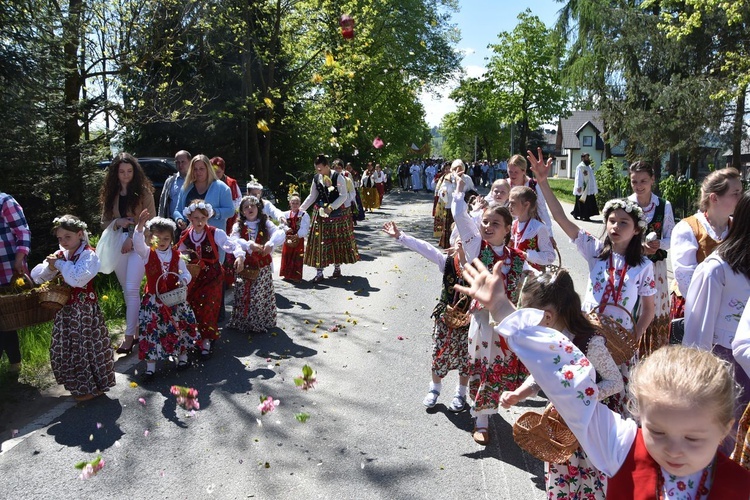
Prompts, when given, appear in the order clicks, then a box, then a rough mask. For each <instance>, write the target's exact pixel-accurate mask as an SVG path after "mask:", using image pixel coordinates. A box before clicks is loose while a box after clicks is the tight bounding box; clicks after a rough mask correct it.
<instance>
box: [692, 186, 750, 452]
mask: <svg viewBox="0 0 750 500" xmlns="http://www.w3.org/2000/svg"><path fill="white" fill-rule="evenodd" d="M748 226H750V193H748V192H745V193H743V195H742V197H741V198H740V201H739V202H738V203H737V207H736V208H735V210H734V219H733V221H732V227H731V228H730V229H729V234H728V235H727V237H726V239H725V240H724V241H722V242H721V244H719V246H718V247H717V248H716V250H715V251H714V252H713V253H712V254H711V255H709V256H708V257H707V258H706V260H704V261H703V262H702V263H701V264H699V265H698V267H697V268H696V269H695V273H694V274H693V279H692V281H691V282H690V287H689V288H688V292H687V295H686V296H685V337H684V338H683V340H682V343H683V345H687V346H695V347H698V348H700V349H705V350H710V351H712V352H713V353H714V354H716V355H718V356H719V357H721V358H722V359H725V360H727V361H728V362H729V363H731V364H732V365H734V376H735V379H736V381H737V383H738V384H739V386H740V387H741V388H742V392H741V394H740V396H739V398H738V400H737V408H736V413H735V417H736V418H737V419H739V418H740V417H741V416H742V412H743V411H744V409H745V407H746V406H747V404H748V403H750V377H748V374H747V373H746V372H745V370H744V369H743V368H742V367H741V366H740V365H738V363H737V360H736V359H735V357H734V356H733V354H732V342H733V341H734V338H735V335H736V334H737V328H738V326H739V321H740V318H741V317H742V314H743V312H744V310H745V305H746V304H747V302H748V297H750V232H748V230H747V228H748ZM725 446H726V447H725V450H726V451H727V452H730V451H731V450H732V447H733V446H734V443H733V440H731V439H728V440H727V443H726V445H725Z"/></svg>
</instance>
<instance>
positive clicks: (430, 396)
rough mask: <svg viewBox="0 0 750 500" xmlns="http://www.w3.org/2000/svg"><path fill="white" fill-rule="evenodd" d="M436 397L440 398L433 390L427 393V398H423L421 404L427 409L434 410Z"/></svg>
mask: <svg viewBox="0 0 750 500" xmlns="http://www.w3.org/2000/svg"><path fill="white" fill-rule="evenodd" d="M438 396H440V393H439V392H438V391H436V390H434V389H433V390H431V391H430V392H428V393H427V396H425V397H424V401H422V404H423V405H425V406H426V407H427V408H434V407H435V405H436V404H437V400H438Z"/></svg>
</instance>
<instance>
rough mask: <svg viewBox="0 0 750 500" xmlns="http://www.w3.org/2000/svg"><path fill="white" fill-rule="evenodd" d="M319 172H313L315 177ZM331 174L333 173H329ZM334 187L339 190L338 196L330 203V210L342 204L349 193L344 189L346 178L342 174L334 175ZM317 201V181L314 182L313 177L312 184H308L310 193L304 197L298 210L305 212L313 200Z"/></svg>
mask: <svg viewBox="0 0 750 500" xmlns="http://www.w3.org/2000/svg"><path fill="white" fill-rule="evenodd" d="M319 175H320V174H315V177H316V178H317V177H318V176H319ZM331 176H333V173H331ZM336 189H337V190H338V192H339V196H338V198H336V199H335V200H333V201H332V202H331V203H330V206H331V210H336V209H337V208H339V207H340V206H341V205H343V204H344V202H345V201H346V200H347V199H348V198H349V193H348V192H347V190H346V178H345V177H344V176H343V175H337V176H336ZM317 201H318V183H317V182H315V179H313V182H312V184H311V185H310V194H308V195H307V198H305V201H303V202H302V205H301V206H300V208H299V209H300V210H302V211H303V212H306V211H307V209H308V208H310V207H311V206H312V205H313V204H314V203H315V202H317Z"/></svg>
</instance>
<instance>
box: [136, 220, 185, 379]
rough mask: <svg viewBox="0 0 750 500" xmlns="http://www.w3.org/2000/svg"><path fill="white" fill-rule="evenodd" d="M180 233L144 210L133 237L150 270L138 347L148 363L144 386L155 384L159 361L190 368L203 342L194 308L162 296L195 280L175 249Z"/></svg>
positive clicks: (181, 368)
mask: <svg viewBox="0 0 750 500" xmlns="http://www.w3.org/2000/svg"><path fill="white" fill-rule="evenodd" d="M146 221H148V222H146ZM144 228H145V229H147V230H148V231H149V232H150V233H151V243H152V245H153V248H149V247H148V246H146V238H145V236H144V233H143V230H144ZM176 231H177V225H176V224H175V223H174V221H173V220H172V219H165V218H162V217H154V218H153V219H151V220H150V221H149V220H148V212H147V211H146V210H144V211H143V212H141V215H140V217H139V218H138V225H137V226H136V227H135V234H134V236H133V245H134V248H135V252H136V254H138V256H139V257H140V258H141V260H142V261H143V264H144V266H145V268H146V289H145V291H144V294H143V300H141V311H140V313H139V317H140V328H141V334H142V335H141V339H140V341H139V343H138V348H139V351H138V358H139V359H145V360H146V371H145V372H144V374H143V378H142V382H144V383H148V382H150V381H151V380H153V378H154V373H155V372H156V361H157V360H159V359H168V358H169V357H170V356H173V357H175V358H176V359H177V369H178V370H185V369H187V368H189V366H190V365H189V364H188V350H189V349H193V348H194V347H195V344H196V343H198V340H199V339H200V336H199V335H198V330H197V328H196V326H195V323H196V322H195V314H194V313H193V310H192V309H191V308H190V305H189V304H188V303H187V302H182V303H179V304H177V305H174V306H168V305H166V304H164V302H162V301H161V299H160V298H159V295H158V294H164V293H167V292H170V291H172V290H175V289H176V288H177V287H178V286H187V285H188V283H190V280H191V279H192V277H191V276H190V273H189V272H188V269H187V266H186V265H185V261H184V260H182V259H181V258H180V252H178V251H177V249H176V248H173V247H172V241H174V233H175V232H176ZM157 291H158V293H157Z"/></svg>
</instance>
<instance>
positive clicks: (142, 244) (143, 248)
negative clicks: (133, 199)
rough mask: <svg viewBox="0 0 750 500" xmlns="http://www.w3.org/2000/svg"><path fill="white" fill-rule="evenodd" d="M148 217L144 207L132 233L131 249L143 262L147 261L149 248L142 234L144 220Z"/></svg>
mask: <svg viewBox="0 0 750 500" xmlns="http://www.w3.org/2000/svg"><path fill="white" fill-rule="evenodd" d="M150 218H151V217H149V213H148V210H146V209H144V210H143V212H141V214H140V215H139V216H138V224H137V225H136V226H135V234H134V235H133V249H134V250H135V253H137V254H138V256H139V257H140V258H141V260H143V262H144V263H146V262H148V256H149V248H148V246H147V245H146V237H145V236H144V234H143V231H144V229H145V224H146V221H148V220H149V219H150Z"/></svg>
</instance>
